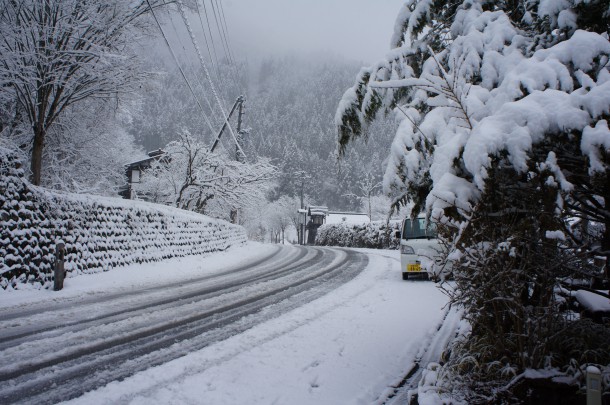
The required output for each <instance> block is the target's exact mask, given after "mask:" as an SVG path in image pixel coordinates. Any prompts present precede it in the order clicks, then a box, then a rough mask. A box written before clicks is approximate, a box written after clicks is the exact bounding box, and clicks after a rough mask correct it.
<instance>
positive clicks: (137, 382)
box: [9, 244, 447, 404]
mask: <svg viewBox="0 0 610 405" xmlns="http://www.w3.org/2000/svg"><path fill="white" fill-rule="evenodd" d="M239 249H243V254H242V250H239ZM265 249H270V247H268V246H265V245H254V244H248V245H247V246H246V247H244V248H237V249H231V251H230V252H226V253H223V254H220V255H222V256H223V257H220V255H214V256H212V257H210V258H207V259H205V260H204V261H202V262H197V261H196V260H195V259H194V258H192V259H191V258H184V259H180V260H171V261H165V262H162V263H157V264H151V265H145V266H132V267H131V268H132V269H133V270H131V271H122V272H121V275H120V276H119V277H120V280H124V282H125V285H129V286H132V287H140V286H143V285H145V284H146V283H147V282H153V281H151V280H154V282H155V283H159V282H163V281H162V280H160V279H157V278H156V277H165V275H166V274H167V273H170V272H168V270H169V269H170V268H171V269H172V272H171V273H173V270H174V266H175V267H176V268H177V269H176V270H178V271H179V272H181V273H182V274H183V275H184V277H185V279H188V277H189V275H191V274H195V273H197V271H196V270H195V269H194V268H193V269H191V268H190V267H191V266H193V265H194V267H196V266H199V267H201V268H204V267H205V268H207V269H208V270H204V271H212V270H211V269H212V268H215V267H216V266H215V265H214V263H216V264H220V263H222V265H223V266H225V265H227V264H228V261H231V260H236V262H237V260H241V261H244V260H248V258H251V257H253V256H254V255H256V254H261V255H262V254H264V252H269V250H265ZM238 250H239V252H238ZM360 251H363V252H366V253H368V254H369V265H368V267H367V268H366V269H365V270H364V271H363V272H362V273H361V274H360V275H359V276H357V277H355V278H354V280H353V281H351V282H348V283H347V284H345V285H343V286H342V287H340V288H338V289H337V290H335V291H333V292H332V293H330V294H328V295H326V296H324V297H322V298H320V299H317V300H314V301H312V302H310V303H308V304H306V305H304V306H302V307H300V308H298V309H296V310H294V311H291V312H289V313H286V314H285V315H282V316H280V317H278V318H276V319H273V320H270V321H268V322H265V323H263V324H260V325H258V326H256V327H254V328H252V329H250V330H248V331H246V332H244V333H241V334H238V335H235V336H233V337H231V338H229V339H227V340H224V341H221V342H218V343H216V344H213V345H211V346H208V347H206V348H204V349H202V350H199V351H197V352H193V353H190V354H188V355H186V356H184V357H182V358H179V359H176V360H173V361H171V362H168V363H166V364H163V365H160V366H157V367H153V368H150V369H148V370H145V371H143V372H140V373H137V374H135V375H133V376H131V377H129V378H126V379H125V380H123V381H120V382H119V381H115V382H111V383H109V384H107V385H106V386H105V387H102V388H100V389H98V390H95V391H92V392H89V393H87V394H85V395H84V396H82V397H80V398H77V399H74V400H72V401H69V403H74V404H92V403H95V404H115V403H130V404H155V403H158V404H166V403H172V404H186V403H189V404H190V403H210V404H236V403H247V404H272V403H277V404H288V403H289V404H310V403H315V404H339V403H340V404H350V403H371V402H373V401H375V400H376V399H378V396H379V394H380V393H382V392H383V391H384V390H386V388H387V386H388V385H390V384H393V383H396V382H398V381H400V379H401V378H402V377H403V376H404V374H405V373H406V372H407V371H408V369H409V367H410V365H411V364H413V361H414V360H415V358H416V356H417V354H418V352H419V349H420V346H421V345H422V344H425V343H426V342H427V341H428V340H429V339H430V338H431V337H432V335H433V334H434V333H435V331H436V329H437V326H438V324H439V322H440V321H441V319H442V317H443V314H444V310H443V306H444V305H445V304H446V302H447V298H446V297H445V296H444V295H443V294H442V293H441V292H440V291H438V289H437V288H436V285H435V284H433V283H431V282H404V281H402V280H401V275H400V272H399V258H400V255H399V252H397V251H379V250H364V249H362V250H360ZM248 255H250V256H248ZM204 263H205V264H204ZM138 267H142V268H144V267H146V268H147V269H148V270H143V269H137V268H138ZM155 269H156V270H155ZM155 271H156V273H155V275H152V272H155ZM199 271H201V270H199ZM111 273H112V272H110V273H103V274H95V275H91V276H88V277H81V278H79V281H80V280H81V279H87V280H92V278H90V277H103V276H106V274H111ZM130 274H132V275H133V278H130V279H129V280H126V278H124V277H127V275H130ZM137 274H139V275H140V276H142V277H145V279H144V278H142V279H139V278H138V276H137ZM199 274H200V273H197V275H199ZM111 275H112V274H111ZM117 276H118V273H117ZM101 280H102V279H100V284H99V285H101V286H103V287H101V288H103V289H112V288H114V286H116V285H117V284H116V283H119V285H120V281H118V280H117V281H112V283H111V282H109V281H107V280H106V279H104V280H106V281H104V282H102V281H101ZM172 280H175V278H172ZM91 284H92V283H91ZM75 287H76V286H75V285H70V288H75ZM70 288H68V290H70ZM76 288H77V289H80V290H81V294H82V293H92V292H93V291H94V290H93V289H89V290H86V289H85V288H82V286H80V287H76ZM130 288H131V287H130ZM37 293H38V294H40V293H41V292H40V291H38V292H37ZM48 294H49V295H51V294H52V293H51V292H49V293H48ZM9 295H11V294H9Z"/></svg>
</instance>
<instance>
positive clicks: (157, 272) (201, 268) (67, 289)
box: [0, 242, 275, 309]
mask: <svg viewBox="0 0 610 405" xmlns="http://www.w3.org/2000/svg"><path fill="white" fill-rule="evenodd" d="M274 250H275V247H274V246H273V245H266V244H261V243H257V242H248V243H247V244H245V245H243V246H234V247H230V248H229V249H227V250H226V251H223V252H216V253H213V254H202V255H193V256H185V257H180V258H173V259H166V260H163V261H160V262H154V263H144V264H132V265H127V266H124V267H120V268H115V269H111V270H110V271H106V272H101V273H91V274H83V275H80V276H79V277H69V278H67V279H66V280H65V282H64V289H63V290H61V291H53V290H51V289H48V290H47V289H40V290H38V289H36V290H2V289H0V309H2V308H6V307H13V306H18V305H25V304H31V303H34V302H44V301H55V300H58V299H65V298H79V297H83V296H91V295H96V294H99V295H101V294H106V293H115V292H121V291H129V290H137V289H140V288H149V287H154V286H158V285H163V284H167V283H169V282H178V281H188V280H190V279H193V278H196V277H201V276H205V275H208V274H213V273H216V272H219V271H222V270H225V269H227V268H229V267H232V266H236V265H239V264H243V263H248V262H252V261H254V260H256V259H257V258H262V257H264V256H267V255H270V254H271V253H272V252H273V251H274Z"/></svg>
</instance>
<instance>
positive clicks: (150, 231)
mask: <svg viewBox="0 0 610 405" xmlns="http://www.w3.org/2000/svg"><path fill="white" fill-rule="evenodd" d="M59 241H63V242H64V243H65V246H66V258H65V269H66V270H67V272H68V277H71V276H74V275H77V274H82V273H91V272H99V271H106V270H108V269H110V268H113V267H117V266H124V265H128V264H132V263H142V262H150V261H158V260H161V259H167V258H171V257H181V256H187V255H194V254H202V253H210V252H216V251H221V250H225V249H227V248H228V247H229V246H232V245H236V244H241V243H244V242H245V241H246V232H245V230H244V228H242V227H241V226H237V225H233V224H230V223H228V222H226V221H221V220H217V219H213V218H210V217H207V216H204V215H199V214H196V213H193V212H190V211H183V210H179V209H175V208H170V207H166V206H162V205H158V204H151V203H144V202H136V201H130V200H122V199H118V198H108V197H98V196H83V195H77V194H63V193H56V192H50V191H48V190H46V189H43V188H40V187H35V186H32V185H31V184H29V183H28V182H27V181H26V180H25V179H24V171H23V169H22V168H21V163H20V162H19V161H18V160H17V158H16V157H15V155H13V154H12V153H11V152H10V151H8V150H6V149H2V148H0V286H1V287H2V288H3V289H6V288H32V287H34V288H38V287H40V286H45V287H48V286H50V285H51V284H52V273H53V264H54V261H55V247H56V244H57V242H59Z"/></svg>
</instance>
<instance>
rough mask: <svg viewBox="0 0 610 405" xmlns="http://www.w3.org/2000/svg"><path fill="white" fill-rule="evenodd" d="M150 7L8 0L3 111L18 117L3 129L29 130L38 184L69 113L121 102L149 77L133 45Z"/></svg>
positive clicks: (0, 66)
mask: <svg viewBox="0 0 610 405" xmlns="http://www.w3.org/2000/svg"><path fill="white" fill-rule="evenodd" d="M164 3H165V2H162V1H161V0H150V5H152V7H159V6H161V5H162V4H164ZM149 9H150V6H149V2H148V1H135V2H134V1H127V2H126V1H120V0H110V1H104V2H89V1H84V0H43V1H40V0H22V1H16V0H0V32H1V34H2V35H1V37H2V39H1V40H0V105H1V106H2V107H3V108H2V109H3V110H4V109H5V108H6V109H7V110H8V111H11V113H3V114H1V115H2V116H1V117H0V119H2V120H3V122H2V123H1V124H0V129H1V130H7V128H8V129H15V128H18V127H19V123H23V124H24V125H23V126H22V127H21V128H22V130H23V131H24V132H25V133H26V134H29V136H28V138H29V139H28V141H27V145H23V146H24V147H27V148H28V149H30V150H31V153H30V169H31V180H32V183H33V184H36V185H38V184H40V183H41V176H42V168H43V153H44V150H45V145H46V143H47V141H48V139H47V138H48V134H49V131H50V130H51V128H52V127H53V126H54V125H57V124H58V123H59V122H60V121H61V119H62V117H63V116H64V115H65V114H66V112H67V111H68V109H70V108H71V107H73V106H76V105H79V104H81V103H83V102H85V101H91V100H105V101H110V100H115V101H116V100H117V99H118V98H119V97H120V96H123V95H125V94H128V93H130V92H132V91H133V90H134V89H136V88H137V87H138V86H139V84H140V83H141V81H142V80H143V79H145V78H146V76H147V75H146V73H145V72H144V71H143V70H142V69H139V68H138V59H137V58H136V57H135V56H134V53H133V45H134V43H135V42H136V41H135V36H137V35H138V33H139V32H141V30H143V29H145V28H146V26H147V23H148V21H147V20H146V19H145V18H143V16H144V15H145V14H146V13H147V12H149ZM7 110H4V111H7Z"/></svg>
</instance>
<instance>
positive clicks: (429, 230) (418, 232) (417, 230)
mask: <svg viewBox="0 0 610 405" xmlns="http://www.w3.org/2000/svg"><path fill="white" fill-rule="evenodd" d="M427 225H428V227H426V219H425V218H415V219H405V221H404V225H403V228H402V238H403V239H424V238H436V227H435V226H434V224H433V223H431V222H430V223H428V224H427Z"/></svg>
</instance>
